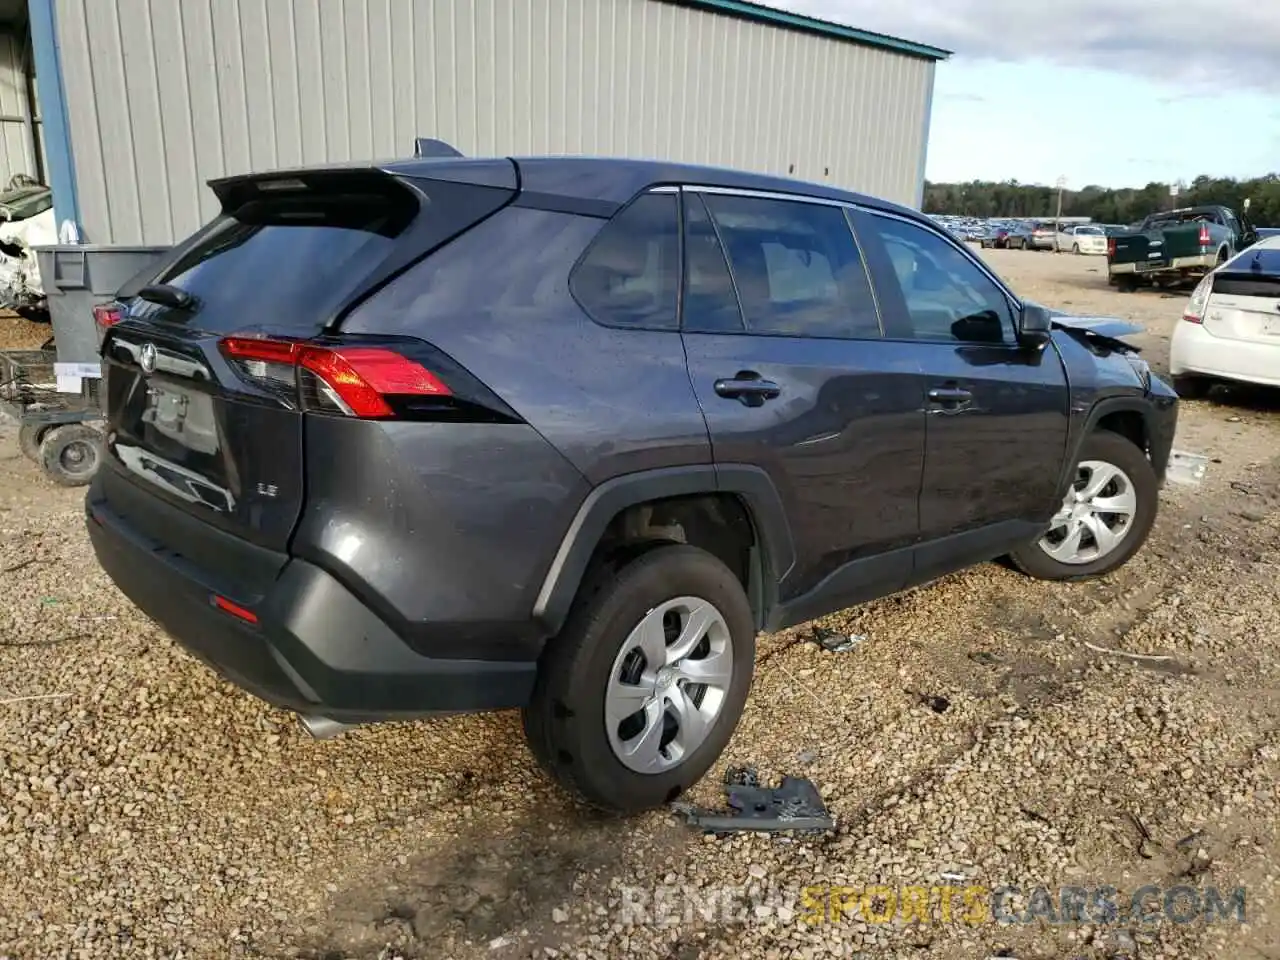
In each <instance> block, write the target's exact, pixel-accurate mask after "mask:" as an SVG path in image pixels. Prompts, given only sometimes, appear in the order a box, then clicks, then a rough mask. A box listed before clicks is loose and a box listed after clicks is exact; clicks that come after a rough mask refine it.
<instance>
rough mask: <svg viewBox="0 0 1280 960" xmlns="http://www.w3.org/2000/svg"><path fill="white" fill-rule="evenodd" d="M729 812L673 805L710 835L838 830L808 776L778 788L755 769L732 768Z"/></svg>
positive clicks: (727, 780) (727, 779)
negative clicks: (764, 783)
mask: <svg viewBox="0 0 1280 960" xmlns="http://www.w3.org/2000/svg"><path fill="white" fill-rule="evenodd" d="M724 794H725V801H726V804H727V805H728V807H729V810H730V812H729V813H723V812H717V811H715V810H704V809H701V808H699V807H694V806H693V805H691V804H672V807H673V809H675V810H676V811H677V812H679V813H683V814H684V815H685V817H686V818H687V820H688V822H689V825H690V826H691V827H698V828H699V829H701V830H705V831H707V832H708V833H730V832H736V831H743V830H749V831H762V832H773V831H780V830H804V831H823V830H834V829H835V826H836V825H835V821H834V820H833V819H832V818H831V815H830V814H829V813H827V808H826V805H825V804H824V803H823V802H822V797H821V796H820V795H819V793H818V788H817V787H815V786H814V785H813V782H812V781H811V780H809V779H807V778H805V777H783V778H782V783H781V784H780V785H779V786H777V787H762V786H761V785H760V778H759V776H758V775H757V774H756V771H755V769H754V768H752V767H731V768H730V769H729V770H728V771H726V773H725V777H724Z"/></svg>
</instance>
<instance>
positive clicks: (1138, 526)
mask: <svg viewBox="0 0 1280 960" xmlns="http://www.w3.org/2000/svg"><path fill="white" fill-rule="evenodd" d="M1158 500H1159V484H1158V483H1157V481H1156V475H1155V471H1154V470H1153V469H1152V467H1151V462H1150V461H1149V460H1147V457H1146V454H1144V453H1143V452H1142V451H1141V450H1139V449H1138V447H1137V446H1135V445H1134V444H1133V442H1132V441H1130V440H1127V439H1126V438H1124V437H1122V436H1120V434H1118V433H1112V432H1111V431H1109V430H1099V431H1097V432H1096V433H1093V434H1091V435H1090V436H1089V437H1087V438H1086V439H1085V441H1084V443H1083V444H1081V446H1080V453H1079V461H1078V463H1077V465H1076V476H1075V479H1074V481H1073V482H1072V484H1071V487H1070V489H1068V490H1067V495H1066V497H1064V498H1063V501H1062V506H1061V507H1060V508H1059V509H1058V512H1057V513H1056V514H1054V516H1053V519H1052V520H1051V521H1050V522H1049V529H1048V530H1047V531H1045V533H1044V535H1043V536H1042V537H1041V538H1040V539H1039V540H1037V541H1035V542H1034V543H1030V544H1027V546H1025V547H1022V548H1020V549H1018V550H1015V551H1014V552H1013V553H1012V554H1010V559H1011V560H1012V561H1013V563H1014V565H1015V566H1016V567H1017V568H1018V569H1019V570H1021V571H1022V572H1023V573H1025V574H1028V575H1029V576H1032V577H1036V578H1038V579H1040V580H1087V579H1090V578H1092V577H1100V576H1103V575H1105V574H1108V573H1110V572H1111V571H1113V570H1115V569H1117V568H1119V567H1121V566H1123V565H1124V564H1125V563H1127V562H1128V560H1129V558H1130V557H1132V556H1133V555H1134V554H1135V553H1137V552H1138V550H1139V549H1140V548H1141V547H1142V544H1143V543H1144V542H1146V539H1147V534H1149V533H1150V532H1151V525H1152V524H1153V523H1154V522H1155V519H1156V510H1157V508H1158V505H1159V504H1158Z"/></svg>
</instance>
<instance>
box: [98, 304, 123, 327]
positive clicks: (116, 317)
mask: <svg viewBox="0 0 1280 960" xmlns="http://www.w3.org/2000/svg"><path fill="white" fill-rule="evenodd" d="M93 322H94V323H96V324H97V325H98V326H100V327H102V328H103V329H104V330H105V329H106V328H107V327H114V326H115V325H116V324H117V323H119V322H120V308H119V307H117V306H116V305H115V304H113V303H99V304H95V305H94V308H93Z"/></svg>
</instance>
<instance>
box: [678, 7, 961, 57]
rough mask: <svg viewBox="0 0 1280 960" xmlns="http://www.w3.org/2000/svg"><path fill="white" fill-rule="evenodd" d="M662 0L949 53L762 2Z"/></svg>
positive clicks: (889, 46) (869, 42) (875, 43)
mask: <svg viewBox="0 0 1280 960" xmlns="http://www.w3.org/2000/svg"><path fill="white" fill-rule="evenodd" d="M665 2H667V3H676V4H679V5H680V6H685V7H694V8H696V9H700V10H706V11H708V12H710V13H724V14H728V15H729V16H735V17H742V18H743V19H745V20H754V21H755V22H757V23H764V24H768V25H769V26H772V27H782V28H784V29H789V30H800V31H803V32H804V33H813V34H817V35H818V36H822V37H830V38H831V39H833V40H847V41H849V42H851V43H861V44H863V45H864V46H869V47H877V48H879V49H881V50H892V51H894V52H895V53H904V54H906V55H908V56H912V57H922V58H924V59H926V60H946V59H947V58H948V57H950V56H951V54H952V51H951V50H943V49H942V48H941V47H931V46H929V45H927V44H924V43H916V42H915V41H913V40H903V39H901V38H900V37H890V36H887V35H886V34H883V33H872V32H871V31H869V30H858V29H856V28H855V27H846V26H844V25H843V24H839V23H832V22H831V21H829V20H819V19H818V18H817V17H807V16H805V15H804V14H800V13H791V12H790V11H788V10H777V9H775V8H773V7H766V6H765V5H764V4H761V3H750V2H749V0H665Z"/></svg>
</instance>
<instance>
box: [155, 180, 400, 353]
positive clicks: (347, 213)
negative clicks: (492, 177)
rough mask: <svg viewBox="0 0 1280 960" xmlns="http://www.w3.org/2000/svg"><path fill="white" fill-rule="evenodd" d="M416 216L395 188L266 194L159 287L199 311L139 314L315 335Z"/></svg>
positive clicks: (222, 224) (209, 235)
mask: <svg viewBox="0 0 1280 960" xmlns="http://www.w3.org/2000/svg"><path fill="white" fill-rule="evenodd" d="M417 210H418V206H417V201H416V199H415V198H414V197H413V196H412V194H410V193H408V191H405V190H403V189H399V188H396V187H394V186H391V187H390V188H382V189H360V190H344V191H342V192H335V191H330V190H316V191H313V190H301V191H298V192H297V193H296V194H293V195H291V194H289V193H287V192H282V193H280V195H278V196H272V195H270V194H267V193H265V192H264V193H262V194H259V195H258V197H256V198H255V199H252V200H249V201H248V202H245V203H242V204H241V205H239V206H238V207H237V208H235V209H234V210H233V211H232V212H230V213H224V214H223V215H222V216H220V217H219V218H218V219H217V220H216V221H215V222H214V223H213V224H212V225H210V227H209V228H207V230H206V231H205V232H204V235H203V237H202V238H201V239H200V240H199V241H198V242H196V243H195V244H194V245H193V246H192V247H191V248H190V249H189V250H187V251H186V252H185V253H184V254H183V255H182V256H181V257H180V258H179V259H178V260H177V261H176V262H175V263H174V264H172V265H171V266H170V267H169V268H168V269H166V270H165V271H164V272H163V273H162V274H161V275H160V276H159V277H157V278H156V279H155V280H154V281H153V282H155V283H166V284H171V285H173V286H175V287H178V288H180V289H182V290H185V291H186V292H188V293H190V294H191V295H192V296H194V297H195V298H196V307H195V309H194V310H189V311H173V310H168V309H166V308H163V307H158V306H155V305H151V304H148V305H146V306H143V307H141V308H137V307H135V311H134V312H135V314H137V313H147V312H152V311H154V312H156V313H158V314H162V315H163V316H164V318H165V319H167V320H176V321H183V322H189V323H190V324H191V326H193V327H196V328H198V329H201V330H208V331H213V332H222V331H232V330H236V331H249V330H254V329H258V328H270V329H272V330H275V331H281V332H286V331H297V332H299V333H304V334H312V333H314V332H316V331H318V330H319V329H320V328H321V327H322V326H323V324H324V323H325V322H326V321H327V320H328V319H329V318H330V317H331V316H332V315H333V313H334V312H335V311H337V310H338V309H339V308H340V307H341V306H343V304H344V301H345V300H346V299H347V298H348V297H349V296H350V295H351V293H352V292H353V291H354V290H355V288H356V287H357V286H358V285H359V284H360V282H361V281H362V280H364V279H365V278H366V277H367V276H368V275H369V274H370V273H371V272H372V271H373V270H374V269H375V268H376V267H377V266H378V265H379V264H380V263H381V262H382V261H383V260H385V259H386V257H387V255H388V254H389V253H390V251H391V249H392V247H393V246H394V245H395V241H396V238H397V237H398V236H399V235H400V234H401V233H402V232H403V231H404V230H405V228H406V227H407V226H408V225H409V224H410V223H411V222H412V221H413V219H414V216H415V215H416V214H417Z"/></svg>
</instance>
